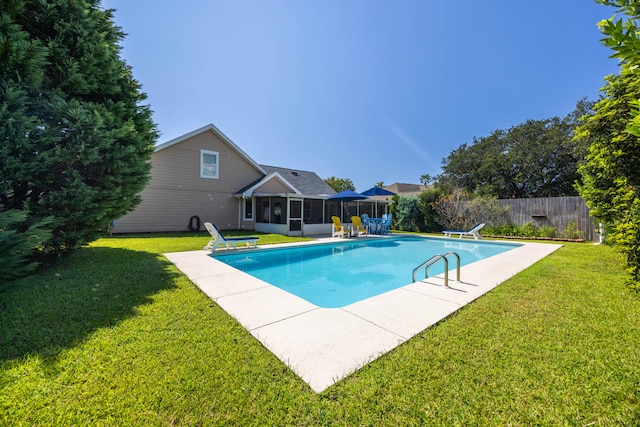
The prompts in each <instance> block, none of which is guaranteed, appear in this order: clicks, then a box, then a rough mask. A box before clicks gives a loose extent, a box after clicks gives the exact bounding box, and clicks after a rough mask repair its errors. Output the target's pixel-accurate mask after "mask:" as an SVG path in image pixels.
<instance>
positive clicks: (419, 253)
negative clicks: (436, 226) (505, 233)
mask: <svg viewBox="0 0 640 427" xmlns="http://www.w3.org/2000/svg"><path fill="white" fill-rule="evenodd" d="M518 246H520V245H518V244H511V243H495V242H478V241H464V240H459V239H455V240H453V239H441V238H438V239H433V238H423V237H397V238H384V239H371V240H352V241H345V242H340V243H334V244H319V245H308V246H297V247H290V248H279V249H265V250H252V251H242V252H234V253H225V254H213V255H212V256H214V257H215V258H216V259H218V260H220V261H222V262H224V263H226V264H228V265H230V266H232V267H235V268H237V269H238V270H241V271H244V272H245V273H247V274H250V275H252V276H254V277H257V278H259V279H261V280H264V281H265V282H268V283H270V284H272V285H274V286H277V287H278V288H280V289H283V290H285V291H287V292H290V293H292V294H294V295H296V296H298V297H300V298H303V299H305V300H307V301H309V302H310V303H312V304H315V305H317V306H319V307H325V308H338V307H343V306H345V305H349V304H352V303H354V302H357V301H360V300H363V299H366V298H370V297H372V296H375V295H378V294H381V293H383V292H387V291H390V290H393V289H397V288H400V287H402V286H405V285H408V284H410V283H411V273H412V272H413V269H414V268H415V267H417V266H418V265H420V264H421V263H423V262H424V261H426V260H428V259H429V258H431V257H432V256H433V255H436V254H445V253H447V252H449V251H454V252H456V253H457V254H458V255H460V259H461V265H462V266H465V265H468V264H470V263H472V262H475V261H479V260H481V259H485V258H488V257H491V256H494V255H498V254H501V253H503V252H506V251H508V250H510V249H514V248H516V247H518ZM449 259H450V263H449V269H452V268H455V266H456V260H455V257H450V258H449ZM443 271H444V263H442V262H440V263H437V264H436V265H434V266H433V267H431V268H429V275H430V276H433V275H436V274H440V273H442V272H443ZM423 274H424V270H422V271H421V273H420V275H419V276H418V278H423V277H424V276H423ZM462 280H463V281H464V277H462Z"/></svg>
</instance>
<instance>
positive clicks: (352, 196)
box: [327, 190, 367, 222]
mask: <svg viewBox="0 0 640 427" xmlns="http://www.w3.org/2000/svg"><path fill="white" fill-rule="evenodd" d="M365 199H367V196H363V195H362V194H360V193H356V192H355V191H351V190H344V191H341V192H339V193H338V194H334V195H333V196H331V197H328V198H327V200H328V201H334V202H340V219H341V220H343V221H345V222H348V221H347V220H348V218H350V215H347V216H346V217H345V216H344V215H343V214H344V202H354V201H358V200H365Z"/></svg>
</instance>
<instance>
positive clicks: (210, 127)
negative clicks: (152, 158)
mask: <svg viewBox="0 0 640 427" xmlns="http://www.w3.org/2000/svg"><path fill="white" fill-rule="evenodd" d="M204 132H213V133H214V134H215V135H216V136H217V137H218V138H220V139H221V140H222V141H224V143H226V144H227V145H228V146H229V147H231V148H232V149H233V150H234V151H236V152H237V153H238V154H239V155H240V157H242V158H243V159H244V160H246V161H247V162H249V163H250V164H251V166H253V167H254V168H256V169H257V170H258V171H260V172H262V173H263V174H265V175H267V173H268V172H267V171H265V170H264V169H263V168H262V167H261V166H260V165H259V164H258V163H256V161H255V160H253V159H252V158H251V157H249V155H248V154H247V153H245V152H244V151H242V149H241V148H240V147H238V146H237V145H236V144H235V143H234V142H233V141H231V140H230V139H229V137H227V135H225V134H224V133H222V131H221V130H220V129H218V128H217V127H215V126H214V125H212V124H211V123H210V124H208V125H206V126H203V127H201V128H200V129H196V130H194V131H191V132H189V133H186V134H184V135H182V136H179V137H177V138H174V139H172V140H171V141H167V142H164V143H162V144H160V145H157V146H156V149H155V151H160V150H164V149H165V148H169V147H171V146H172V145H175V144H178V143H180V142H182V141H185V140H187V139H189V138H192V137H194V136H196V135H199V134H201V133H204Z"/></svg>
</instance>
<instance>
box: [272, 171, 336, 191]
mask: <svg viewBox="0 0 640 427" xmlns="http://www.w3.org/2000/svg"><path fill="white" fill-rule="evenodd" d="M260 166H261V167H262V169H264V170H266V171H267V173H269V174H271V173H275V172H277V173H278V174H279V175H280V176H281V177H282V178H284V179H285V180H286V181H287V182H289V183H290V184H291V185H292V186H293V187H295V188H296V189H297V190H298V191H299V192H300V194H302V195H305V196H318V197H324V196H333V195H334V194H336V192H335V191H334V190H333V188H331V187H329V184H327V183H326V182H324V180H323V179H322V178H320V177H319V176H318V175H317V174H316V173H315V172H309V171H303V170H300V169H288V168H281V167H277V166H266V165H260Z"/></svg>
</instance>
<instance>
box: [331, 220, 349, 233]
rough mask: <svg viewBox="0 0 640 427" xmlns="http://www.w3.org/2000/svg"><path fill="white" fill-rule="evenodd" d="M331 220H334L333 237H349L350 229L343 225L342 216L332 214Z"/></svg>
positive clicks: (332, 225) (332, 226)
mask: <svg viewBox="0 0 640 427" xmlns="http://www.w3.org/2000/svg"><path fill="white" fill-rule="evenodd" d="M331 220H332V221H333V224H331V237H349V230H347V227H345V226H344V225H342V223H341V222H340V218H338V217H337V216H332V217H331Z"/></svg>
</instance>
